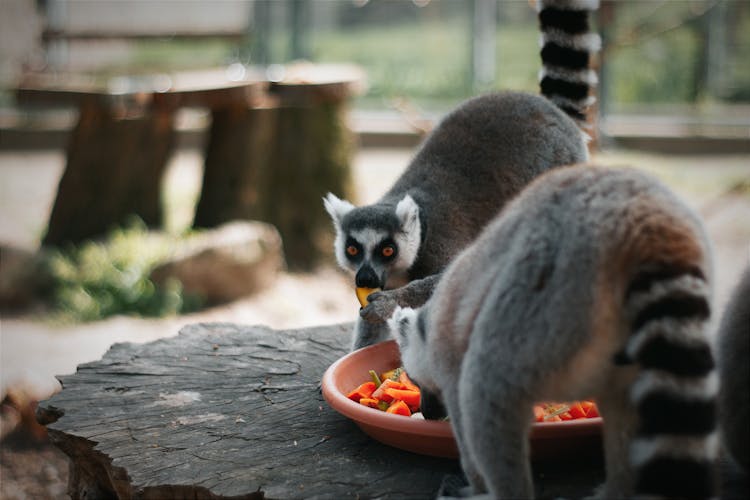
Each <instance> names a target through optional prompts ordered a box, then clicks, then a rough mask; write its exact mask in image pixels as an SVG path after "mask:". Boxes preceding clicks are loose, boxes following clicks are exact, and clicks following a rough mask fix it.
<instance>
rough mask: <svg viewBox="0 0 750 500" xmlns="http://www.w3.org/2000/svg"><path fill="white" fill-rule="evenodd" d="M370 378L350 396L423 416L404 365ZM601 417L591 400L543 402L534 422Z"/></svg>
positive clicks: (536, 409)
mask: <svg viewBox="0 0 750 500" xmlns="http://www.w3.org/2000/svg"><path fill="white" fill-rule="evenodd" d="M368 375H369V377H370V380H367V381H365V382H363V383H361V384H360V385H358V386H357V387H355V388H354V389H352V390H351V391H350V392H349V393H348V394H347V395H346V397H347V398H349V399H351V400H352V401H355V402H357V403H359V404H361V405H364V406H368V407H370V408H374V409H376V410H380V411H384V412H386V413H393V414H396V415H404V416H407V417H409V416H417V417H419V416H421V413H419V403H420V391H419V387H417V385H416V384H415V383H414V382H412V381H411V379H409V376H408V375H407V374H406V371H405V370H404V369H403V367H399V368H394V369H393V370H388V371H387V372H383V373H380V374H378V373H377V372H376V371H375V370H370V371H369V372H368ZM598 416H599V410H598V409H597V407H596V403H594V402H593V401H589V400H584V401H575V402H572V403H539V404H536V405H534V421H536V422H562V421H565V420H576V419H579V418H593V417H598Z"/></svg>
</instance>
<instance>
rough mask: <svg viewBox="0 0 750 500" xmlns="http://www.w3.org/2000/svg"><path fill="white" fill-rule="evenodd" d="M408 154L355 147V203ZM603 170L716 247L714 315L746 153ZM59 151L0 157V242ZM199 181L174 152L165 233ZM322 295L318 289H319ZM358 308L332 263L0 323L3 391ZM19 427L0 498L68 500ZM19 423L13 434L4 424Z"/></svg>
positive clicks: (23, 236)
mask: <svg viewBox="0 0 750 500" xmlns="http://www.w3.org/2000/svg"><path fill="white" fill-rule="evenodd" d="M410 155H411V152H410V151H408V150H402V149H398V150H385V149H384V150H380V149H378V150H363V151H360V153H359V154H358V155H357V157H356V160H355V164H354V177H355V185H356V189H357V192H358V198H359V199H358V201H359V202H360V203H366V202H369V201H372V200H373V199H375V198H377V197H378V196H379V194H381V193H382V192H383V191H384V190H385V189H386V188H387V186H389V185H390V183H391V182H392V180H393V179H394V178H395V177H396V176H397V175H398V173H399V172H400V171H401V169H402V168H403V167H404V166H405V165H406V163H407V162H408V159H409V157H410ZM594 160H595V161H596V162H597V163H600V164H603V165H629V166H634V167H636V168H641V169H644V170H647V171H649V172H652V173H654V174H655V175H656V176H658V177H659V178H661V179H662V180H664V181H665V182H666V183H667V184H668V185H669V186H670V187H672V188H673V189H674V190H675V191H676V192H677V193H678V194H680V195H681V196H683V197H684V198H685V199H686V200H687V201H688V203H689V204H690V205H691V206H692V207H693V208H695V209H696V210H697V211H698V212H699V213H700V214H701V216H702V217H703V219H704V221H705V223H706V227H707V229H708V232H709V235H710V237H711V240H712V242H713V245H714V250H715V258H716V259H715V260H716V301H715V303H716V309H717V310H720V309H721V307H722V306H723V305H724V304H725V303H726V300H727V297H728V295H729V292H730V290H731V287H732V286H733V284H734V282H735V280H736V279H737V277H738V276H739V273H740V270H741V269H742V267H743V266H745V265H747V264H748V262H750V157H747V156H662V155H654V154H646V153H638V152H632V151H606V152H603V153H599V154H597V155H595V157H594ZM63 162H64V157H63V155H62V153H60V152H45V153H32V152H28V153H24V152H13V153H8V152H0V214H1V218H0V241H6V242H11V243H13V244H15V245H17V246H22V247H26V248H35V247H36V246H37V245H38V241H39V238H40V235H41V233H42V231H43V228H44V224H45V222H46V219H47V216H48V214H49V210H50V208H51V205H52V202H53V199H54V192H55V188H56V185H57V182H58V180H59V177H60V175H61V173H62V169H63ZM200 177H201V161H200V155H199V153H198V152H197V151H190V150H188V151H180V152H178V154H176V155H175V157H174V159H173V160H172V163H171V164H170V167H169V171H168V176H167V180H166V187H165V191H166V199H167V203H168V206H169V208H168V213H169V214H170V219H169V220H168V221H167V224H168V226H171V227H180V226H181V225H184V224H186V223H187V222H188V221H189V220H190V217H191V215H192V213H191V210H192V206H194V203H195V200H196V197H197V193H198V189H199V186H200ZM321 291H325V293H321ZM357 307H358V304H357V302H356V299H355V297H354V293H353V291H352V289H351V283H350V280H349V279H347V277H346V276H344V275H343V274H342V273H340V272H339V271H337V270H336V269H335V268H334V267H333V258H331V264H330V265H328V266H325V267H323V268H321V269H320V270H319V271H318V272H316V273H311V274H289V273H283V274H282V275H281V276H279V278H278V280H277V282H276V283H275V284H274V285H273V286H272V287H271V288H269V289H268V290H265V291H263V292H261V293H259V294H257V295H255V296H252V297H248V298H245V299H242V300H238V301H236V302H234V303H231V304H228V305H225V306H222V307H218V308H213V309H209V310H206V311H202V312H200V313H196V314H191V315H186V316H179V317H170V318H163V319H156V320H144V319H139V318H130V317H116V318H111V319H108V320H105V321H100V322H96V323H88V324H83V325H67V326H65V325H55V324H50V323H49V322H47V321H45V320H43V319H41V318H38V317H36V316H35V315H34V314H19V315H7V314H6V315H5V316H3V317H2V318H0V355H1V361H2V363H1V364H0V365H1V369H0V388H1V389H2V396H3V397H4V396H5V395H6V394H7V392H8V390H13V389H18V390H21V391H22V392H23V393H24V394H26V395H27V397H29V398H30V399H31V400H34V399H44V398H46V397H48V396H49V395H51V394H52V393H54V392H55V391H56V390H58V389H59V384H58V383H57V382H56V380H55V378H54V376H55V375H56V374H67V373H72V372H74V371H75V368H76V366H77V365H78V364H80V363H84V362H87V361H93V360H96V359H98V358H100V357H101V356H102V355H103V354H104V352H106V350H107V349H108V347H109V346H110V345H111V344H112V343H114V342H122V341H132V342H148V341H151V340H155V339H157V338H160V337H165V336H172V335H175V334H176V333H177V332H178V330H179V328H180V327H181V326H182V325H184V324H187V323H192V322H198V321H229V322H236V323H243V324H256V323H261V324H267V325H270V326H272V327H275V328H294V327H301V326H309V325H320V324H330V323H338V322H342V321H351V320H353V319H354V318H355V315H356V311H357ZM19 419H20V420H23V419H22V418H20V417H19V416H18V415H17V414H14V413H13V410H10V409H7V408H6V409H5V411H4V414H3V420H2V434H1V435H2V436H4V437H5V438H4V439H3V440H2V442H0V499H22V498H34V499H36V498H66V493H65V485H66V482H67V474H68V472H67V465H66V463H67V462H66V458H65V457H64V455H62V453H61V452H59V451H58V450H56V449H55V448H54V447H52V446H51V445H49V443H48V442H46V441H44V440H43V439H42V440H41V441H35V440H33V439H31V437H30V435H29V433H28V427H21V428H16V427H15V426H16V422H17V421H19ZM27 420H28V418H27ZM13 428H16V431H15V432H12V429H13Z"/></svg>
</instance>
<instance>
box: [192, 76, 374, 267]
mask: <svg viewBox="0 0 750 500" xmlns="http://www.w3.org/2000/svg"><path fill="white" fill-rule="evenodd" d="M361 80H362V76H361V74H360V73H359V71H357V70H355V69H354V68H350V67H338V66H333V67H327V66H313V65H301V66H300V67H296V69H295V67H294V66H292V67H291V68H290V69H289V74H288V75H287V76H286V77H285V79H284V80H282V81H280V82H275V83H272V84H271V86H270V93H269V101H268V102H267V103H266V105H265V106H262V107H258V106H255V107H244V108H243V107H241V106H235V107H233V108H228V109H222V110H215V111H214V112H213V113H212V120H213V121H212V125H211V135H210V138H209V142H208V145H207V148H206V160H205V170H204V177H203V186H202V188H201V198H200V201H199V203H198V206H197V208H196V213H195V218H194V222H193V225H194V226H195V227H213V226H216V225H219V224H222V223H224V222H227V221H229V220H233V219H251V220H260V221H263V222H268V223H270V224H273V225H274V226H276V228H277V229H278V231H279V233H280V234H281V239H282V241H283V243H284V254H285V258H286V262H287V265H288V266H289V268H290V269H294V270H310V269H312V268H314V267H315V265H316V264H317V263H318V262H319V261H320V259H321V257H323V256H329V255H330V253H331V250H330V249H331V244H332V237H331V235H332V231H331V223H330V218H329V216H328V215H327V214H326V213H325V210H324V209H323V203H322V198H323V196H325V194H326V193H327V192H328V191H332V192H334V193H336V194H338V195H339V196H350V195H351V173H350V163H351V161H352V157H353V153H354V144H355V143H354V135H353V133H352V132H351V131H350V130H349V129H348V126H347V124H346V111H347V103H348V102H349V100H350V99H351V97H352V95H353V94H355V93H356V92H357V91H358V89H359V87H360V85H361V83H362V82H361Z"/></svg>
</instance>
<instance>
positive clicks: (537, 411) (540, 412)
mask: <svg viewBox="0 0 750 500" xmlns="http://www.w3.org/2000/svg"><path fill="white" fill-rule="evenodd" d="M534 421H535V422H543V421H544V408H542V407H541V406H540V405H534Z"/></svg>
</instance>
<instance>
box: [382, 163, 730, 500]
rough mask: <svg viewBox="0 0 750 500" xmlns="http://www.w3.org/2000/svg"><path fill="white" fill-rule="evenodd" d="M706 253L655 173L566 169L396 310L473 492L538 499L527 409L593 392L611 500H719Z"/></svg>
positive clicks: (541, 183)
mask: <svg viewBox="0 0 750 500" xmlns="http://www.w3.org/2000/svg"><path fill="white" fill-rule="evenodd" d="M710 260H711V257H710V248H709V244H708V242H707V239H706V236H705V234H704V231H703V229H702V226H701V223H700V221H699V220H698V219H697V217H696V216H695V215H693V213H692V212H691V211H690V210H689V209H688V208H687V207H686V206H685V205H684V204H683V203H681V202H680V201H679V200H678V199H677V198H676V197H675V196H674V195H673V194H672V193H671V192H670V191H669V190H668V189H667V188H665V187H664V186H662V185H661V184H660V183H658V182H657V181H656V180H654V179H652V178H651V177H649V176H646V175H645V174H642V173H639V172H637V171H635V170H628V169H622V170H619V169H604V168H598V167H594V166H573V167H569V168H561V169H555V170H552V171H550V172H548V173H546V174H544V175H543V176H541V177H539V178H538V179H536V180H535V181H533V182H532V183H531V184H530V186H528V187H527V188H526V189H525V190H524V191H523V192H522V193H521V194H520V195H519V197H518V198H516V199H515V200H513V201H511V202H510V203H509V204H508V205H507V207H506V209H505V210H504V211H503V212H502V213H501V214H500V216H498V217H497V218H496V219H495V220H493V221H492V222H491V223H490V224H489V225H488V226H487V228H486V230H485V231H484V232H483V233H482V234H481V235H480V236H479V237H478V238H477V239H476V241H475V242H474V243H473V244H472V245H471V246H470V247H468V248H467V249H466V250H465V251H464V252H462V253H461V254H459V255H458V256H457V257H456V259H455V260H454V261H453V262H452V263H451V264H450V266H449V267H448V268H447V269H446V270H445V272H444V273H443V278H442V279H441V281H440V283H439V284H438V286H437V288H436V289H435V292H434V294H433V295H432V297H431V298H430V299H429V301H427V302H426V304H425V305H424V306H423V307H422V308H420V309H418V310H414V309H409V308H405V309H400V308H399V309H396V311H395V313H394V315H393V317H392V318H391V319H390V320H389V327H390V328H391V330H392V331H393V334H394V337H396V339H397V341H398V343H399V346H400V349H401V356H402V362H403V365H404V367H405V369H406V371H407V372H408V373H409V377H411V378H412V379H413V380H414V381H415V383H418V384H420V387H421V388H422V391H423V394H425V393H431V394H433V395H434V396H436V397H437V398H438V399H440V400H441V401H442V402H443V403H444V404H445V406H446V408H447V410H448V414H449V416H450V419H451V424H452V426H453V430H454V434H455V436H456V439H457V442H458V447H459V451H460V455H461V464H462V467H463V469H464V472H465V473H466V476H467V478H468V479H469V482H470V486H471V488H472V490H473V493H484V492H489V494H490V496H491V497H492V498H531V497H532V496H533V485H532V480H531V475H530V472H529V460H528V451H529V442H528V435H529V430H530V427H531V424H532V406H533V405H534V403H535V402H541V401H571V400H580V399H583V398H589V397H593V398H595V399H596V402H597V404H598V406H599V409H600V411H601V414H602V416H603V417H604V428H603V435H604V447H605V462H606V468H607V476H606V483H605V484H604V485H603V487H602V489H601V490H600V492H599V494H600V496H601V497H602V498H628V497H631V496H633V495H634V494H644V495H655V496H667V497H691V498H693V497H695V498H703V497H707V496H710V494H711V493H712V491H713V490H712V476H713V473H712V469H713V466H712V464H713V461H714V459H715V456H716V452H717V447H718V438H717V434H716V432H715V414H714V413H715V399H716V394H717V391H718V377H717V375H716V372H715V369H714V361H713V359H714V358H713V354H712V349H711V346H710V343H709V340H708V338H707V330H708V329H709V325H708V323H709V314H710V306H709V303H710V300H711V285H710V282H711V265H710ZM423 411H424V410H423ZM425 416H428V415H425Z"/></svg>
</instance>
